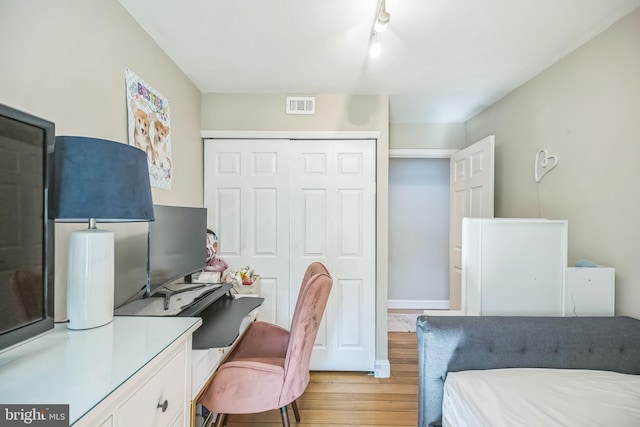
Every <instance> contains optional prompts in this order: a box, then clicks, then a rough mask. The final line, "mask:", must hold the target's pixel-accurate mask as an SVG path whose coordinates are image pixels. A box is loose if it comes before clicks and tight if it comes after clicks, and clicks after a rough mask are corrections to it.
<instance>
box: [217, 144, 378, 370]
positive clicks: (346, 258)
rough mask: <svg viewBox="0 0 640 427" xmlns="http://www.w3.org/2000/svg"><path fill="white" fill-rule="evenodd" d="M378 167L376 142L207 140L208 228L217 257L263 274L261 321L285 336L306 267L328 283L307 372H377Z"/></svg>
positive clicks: (233, 264)
mask: <svg viewBox="0 0 640 427" xmlns="http://www.w3.org/2000/svg"><path fill="white" fill-rule="evenodd" d="M267 159H270V160H269V162H267ZM258 164H262V166H261V167H256V165H258ZM229 165H236V166H229ZM375 165H376V162H375V141H373V140H357V141H354V140H319V141H308V140H304V141H300V140H277V141H274V140H211V141H209V140H208V141H206V142H205V207H207V208H208V209H209V212H208V215H209V224H215V227H216V232H218V233H219V238H220V256H221V258H223V259H224V260H226V261H227V262H228V263H229V264H230V265H232V266H234V267H236V266H238V265H244V264H251V265H254V266H255V267H256V271H257V273H259V274H260V275H261V276H262V279H261V281H262V295H263V296H264V297H265V307H264V309H261V310H260V315H259V317H260V318H261V319H264V320H266V321H272V322H274V323H277V324H279V325H280V326H283V327H286V328H288V327H289V322H290V317H291V315H292V312H293V308H294V307H295V302H296V299H297V295H298V291H299V288H300V280H301V278H302V276H303V274H304V271H305V269H306V267H307V266H308V265H309V264H310V263H311V262H313V261H320V262H322V263H323V264H325V265H326V266H327V268H328V269H329V271H330V273H331V275H332V276H333V282H334V285H333V289H332V292H331V296H330V298H329V302H328V304H327V309H326V311H325V315H324V316H323V319H322V324H321V326H320V330H319V332H318V338H317V339H316V343H315V347H314V352H313V355H312V360H311V367H312V369H316V370H356V371H373V369H374V361H375V360H374V359H375V294H376V293H375V247H376V244H375V243H376V242H375ZM212 170H213V171H215V172H212ZM229 240H230V242H228V241H229ZM265 240H266V241H265ZM269 241H273V242H275V243H274V244H273V245H269V244H267V242H269ZM284 246H286V250H285V247H284ZM257 248H263V249H261V250H258V249H257ZM264 248H266V249H268V250H265V249H264ZM285 264H286V266H285ZM285 269H286V270H287V271H286V273H285ZM285 277H286V278H287V281H286V282H283V280H285ZM265 279H266V280H265ZM289 279H290V280H289ZM265 284H266V286H265Z"/></svg>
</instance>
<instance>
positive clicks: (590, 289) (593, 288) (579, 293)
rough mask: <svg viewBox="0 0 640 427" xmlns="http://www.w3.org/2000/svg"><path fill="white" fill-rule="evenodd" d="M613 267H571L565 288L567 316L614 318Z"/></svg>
mask: <svg viewBox="0 0 640 427" xmlns="http://www.w3.org/2000/svg"><path fill="white" fill-rule="evenodd" d="M615 275H616V270H615V268H613V267H605V266H597V267H595V268H588V267H582V268H579V267H569V268H568V269H567V283H566V288H565V297H564V302H565V315H566V316H578V317H581V316H613V315H614V314H615Z"/></svg>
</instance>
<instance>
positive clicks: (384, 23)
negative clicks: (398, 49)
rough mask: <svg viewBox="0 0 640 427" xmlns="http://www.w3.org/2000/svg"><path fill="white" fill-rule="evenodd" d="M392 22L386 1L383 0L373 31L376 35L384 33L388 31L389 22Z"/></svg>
mask: <svg viewBox="0 0 640 427" xmlns="http://www.w3.org/2000/svg"><path fill="white" fill-rule="evenodd" d="M390 20H391V15H389V12H387V10H386V4H385V0H382V3H380V9H379V10H378V17H377V18H376V23H375V24H374V25H373V30H374V31H375V32H376V33H383V32H385V31H387V27H388V26H389V21H390Z"/></svg>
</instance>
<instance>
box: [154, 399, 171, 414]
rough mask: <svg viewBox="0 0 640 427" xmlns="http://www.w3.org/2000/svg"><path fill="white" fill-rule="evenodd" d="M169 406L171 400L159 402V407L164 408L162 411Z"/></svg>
mask: <svg viewBox="0 0 640 427" xmlns="http://www.w3.org/2000/svg"><path fill="white" fill-rule="evenodd" d="M168 407H169V401H168V400H166V399H165V401H164V402H162V403H158V406H157V408H162V412H165V411H166V410H167V408H168Z"/></svg>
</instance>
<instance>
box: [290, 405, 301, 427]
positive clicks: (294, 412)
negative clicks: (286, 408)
mask: <svg viewBox="0 0 640 427" xmlns="http://www.w3.org/2000/svg"><path fill="white" fill-rule="evenodd" d="M291 407H292V408H293V415H294V416H295V417H296V422H297V423H299V422H300V412H298V402H297V401H295V400H294V401H293V402H291Z"/></svg>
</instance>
